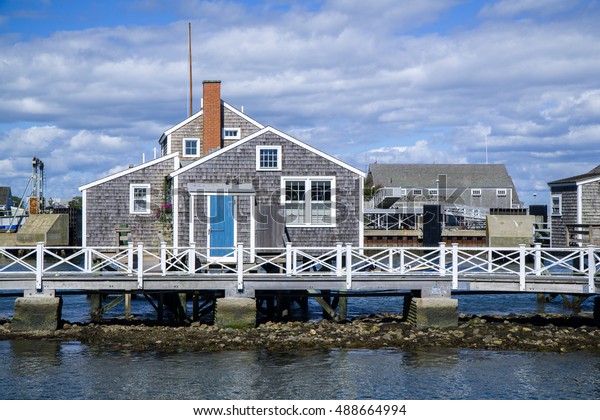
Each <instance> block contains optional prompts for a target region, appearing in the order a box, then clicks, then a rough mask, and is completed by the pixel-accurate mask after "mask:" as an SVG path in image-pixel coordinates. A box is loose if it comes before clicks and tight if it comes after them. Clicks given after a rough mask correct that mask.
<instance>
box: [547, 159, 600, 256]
mask: <svg viewBox="0 0 600 420" xmlns="http://www.w3.org/2000/svg"><path fill="white" fill-rule="evenodd" d="M548 186H549V187H550V194H551V199H552V208H551V212H550V216H551V220H552V244H553V246H557V247H561V246H573V245H583V244H586V243H590V244H595V245H600V231H598V230H599V225H600V212H599V211H598V209H600V166H596V167H595V168H593V169H592V170H590V171H589V172H586V173H584V174H581V175H576V176H572V177H569V178H564V179H558V180H556V181H552V182H549V183H548Z"/></svg>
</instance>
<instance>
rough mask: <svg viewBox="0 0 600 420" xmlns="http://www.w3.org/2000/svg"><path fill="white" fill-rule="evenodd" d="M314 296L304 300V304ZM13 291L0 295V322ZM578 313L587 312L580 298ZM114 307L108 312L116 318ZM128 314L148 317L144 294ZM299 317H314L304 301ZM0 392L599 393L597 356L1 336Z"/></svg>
mask: <svg viewBox="0 0 600 420" xmlns="http://www.w3.org/2000/svg"><path fill="white" fill-rule="evenodd" d="M458 299H459V311H460V312H461V313H473V314H509V313H513V314H519V313H520V314H525V313H534V312H538V313H540V312H545V313H571V312H572V310H571V309H568V308H565V307H564V306H563V303H562V301H561V299H560V298H558V299H557V300H556V301H553V302H549V303H545V304H539V303H537V302H536V299H535V295H528V294H516V295H462V296H458ZM64 301H65V302H64V308H63V319H65V320H68V321H69V322H86V321H88V320H89V305H90V302H89V300H88V299H87V298H86V297H85V296H80V295H73V296H65V297H64ZM311 301H312V300H311ZM402 301H403V300H402V297H376V298H363V297H361V298H353V299H350V301H349V305H348V306H349V316H350V317H354V316H360V315H367V314H369V313H380V312H395V313H399V312H401V311H402ZM13 303H14V297H2V298H0V318H10V317H11V316H12V310H13ZM581 311H582V312H583V313H588V312H591V311H592V305H591V302H587V301H586V302H584V304H583V305H582V308H581ZM122 312H123V307H116V308H114V309H113V310H112V313H109V314H107V315H106V316H108V317H120V316H122ZM132 312H133V315H134V316H135V317H136V318H138V319H141V318H149V317H153V316H154V313H153V310H152V308H151V307H149V305H148V304H147V302H145V299H134V300H133V304H132ZM308 317H309V320H308V322H320V317H321V311H320V308H319V307H318V305H316V304H315V303H313V302H311V304H310V306H309V313H308ZM0 364H1V365H2V366H3V369H1V370H0V399H4V400H12V399H35V400H43V399H51V400H58V399H60V400H75V399H94V400H95V399H109V400H115V399H118V400H127V399H133V400H142V399H161V400H169V399H194V400H212V399H216V400H247V399H253V400H254V399H256V400H261V399H265V400H266V399H282V400H285V399H327V400H330V399H331V400H338V399H340V400H342V399H381V400H384V399H403V400H406V399H408V400H411V399H412V400H414V399H480V400H481V399H483V400H487V399H494V400H497V399H512V400H519V399H527V400H531V399H570V400H573V399H588V400H596V399H600V354H598V353H584V352H574V353H560V354H559V353H550V352H523V351H491V350H466V349H436V348H431V349H422V350H419V351H404V350H397V349H376V350H372V349H369V350H367V349H365V350H360V349H356V350H345V349H330V350H311V351H301V350H297V349H290V350H289V351H286V352H281V351H278V352H272V351H267V350H258V351H254V350H253V351H221V352H191V351H179V352H173V353H161V352H155V351H146V352H142V351H128V350H121V349H119V350H114V351H107V350H106V349H105V348H103V349H100V348H95V347H93V346H88V345H83V344H81V343H79V342H63V343H61V342H49V341H42V340H4V341H0Z"/></svg>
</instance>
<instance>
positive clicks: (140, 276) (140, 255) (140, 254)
mask: <svg viewBox="0 0 600 420" xmlns="http://www.w3.org/2000/svg"><path fill="white" fill-rule="evenodd" d="M137 287H138V289H143V288H144V244H143V243H141V242H140V243H139V244H138V246H137Z"/></svg>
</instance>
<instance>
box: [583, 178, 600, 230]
mask: <svg viewBox="0 0 600 420" xmlns="http://www.w3.org/2000/svg"><path fill="white" fill-rule="evenodd" d="M581 187H582V194H581V205H582V207H581V222H582V223H584V224H590V225H600V211H599V210H600V182H591V183H589V184H583V185H582V186H581Z"/></svg>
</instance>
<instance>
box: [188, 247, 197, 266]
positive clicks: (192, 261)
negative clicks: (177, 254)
mask: <svg viewBox="0 0 600 420" xmlns="http://www.w3.org/2000/svg"><path fill="white" fill-rule="evenodd" d="M195 272H196V242H190V248H189V249H188V273H190V274H194V273H195Z"/></svg>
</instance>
